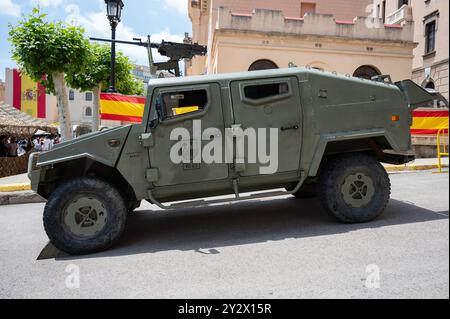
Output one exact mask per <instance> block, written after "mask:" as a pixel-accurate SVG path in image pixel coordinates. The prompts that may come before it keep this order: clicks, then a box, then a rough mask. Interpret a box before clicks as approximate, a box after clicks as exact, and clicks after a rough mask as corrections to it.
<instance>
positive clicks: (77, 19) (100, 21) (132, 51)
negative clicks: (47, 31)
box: [65, 4, 183, 65]
mask: <svg viewBox="0 0 450 319" xmlns="http://www.w3.org/2000/svg"><path fill="white" fill-rule="evenodd" d="M65 11H66V13H67V14H68V15H67V18H66V22H67V23H70V24H72V25H76V26H81V27H83V28H84V29H85V31H86V33H85V34H86V36H88V37H99V38H106V39H110V38H111V27H110V25H109V22H108V19H107V18H106V13H105V11H104V10H102V11H98V12H89V13H86V14H84V15H83V14H81V12H80V8H79V7H78V6H77V5H75V4H70V5H67V6H66V8H65ZM116 38H117V39H118V40H125V41H132V40H133V38H140V39H142V41H147V36H146V35H142V34H139V33H137V32H135V31H134V30H133V29H132V28H131V27H128V26H127V25H126V24H125V23H124V22H123V21H122V22H121V23H120V24H119V25H118V27H117V35H116ZM151 40H152V42H161V41H162V40H165V41H173V42H183V37H182V36H179V35H175V34H172V33H170V29H169V28H164V29H163V30H161V32H158V33H156V34H152V35H151ZM117 49H118V50H120V51H122V52H123V53H124V54H125V55H127V56H128V57H130V59H131V60H132V61H133V62H134V63H136V64H143V65H148V55H147V50H146V49H145V48H144V47H136V46H133V45H125V44H118V45H117ZM153 58H154V60H155V61H157V62H159V61H165V60H167V58H166V57H163V56H161V55H160V54H159V53H157V52H156V51H155V50H153Z"/></svg>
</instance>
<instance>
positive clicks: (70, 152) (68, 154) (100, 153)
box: [36, 125, 131, 168]
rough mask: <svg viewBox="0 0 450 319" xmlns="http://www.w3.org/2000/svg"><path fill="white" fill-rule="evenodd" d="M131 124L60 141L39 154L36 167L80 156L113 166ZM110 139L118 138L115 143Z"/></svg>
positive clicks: (71, 159) (75, 158)
mask: <svg viewBox="0 0 450 319" xmlns="http://www.w3.org/2000/svg"><path fill="white" fill-rule="evenodd" d="M130 129H131V125H127V126H122V127H117V128H113V129H110V130H107V131H103V132H97V133H92V134H88V135H84V136H81V137H79V138H77V139H74V140H71V141H68V142H64V143H61V144H59V145H57V146H56V147H55V148H54V149H53V150H51V151H49V152H44V153H41V154H40V155H39V158H38V160H37V163H36V166H37V167H38V168H40V167H43V166H48V165H53V164H58V163H62V162H67V161H73V160H77V159H80V158H89V159H92V160H93V161H95V162H99V163H102V164H104V165H107V166H111V167H114V166H115V165H116V163H117V160H118V159H119V156H120V153H121V151H122V149H123V146H124V145H125V142H126V139H127V137H128V134H129V132H130ZM111 140H118V141H119V143H118V144H117V145H114V146H112V145H110V141H111Z"/></svg>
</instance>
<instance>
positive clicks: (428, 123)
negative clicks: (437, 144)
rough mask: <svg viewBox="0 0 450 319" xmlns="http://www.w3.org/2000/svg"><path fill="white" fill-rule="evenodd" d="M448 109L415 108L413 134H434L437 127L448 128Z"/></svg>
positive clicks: (437, 129)
mask: <svg viewBox="0 0 450 319" xmlns="http://www.w3.org/2000/svg"><path fill="white" fill-rule="evenodd" d="M448 115H449V113H448V110H417V111H414V112H413V125H412V126H411V134H413V135H435V134H437V133H438V131H439V129H444V128H446V129H448Z"/></svg>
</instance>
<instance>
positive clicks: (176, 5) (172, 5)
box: [163, 0, 188, 15]
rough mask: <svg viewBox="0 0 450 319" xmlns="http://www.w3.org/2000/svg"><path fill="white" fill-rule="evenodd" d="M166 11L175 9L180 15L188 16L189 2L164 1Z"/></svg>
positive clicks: (183, 0) (179, 0)
mask: <svg viewBox="0 0 450 319" xmlns="http://www.w3.org/2000/svg"><path fill="white" fill-rule="evenodd" d="M163 2H164V8H165V9H174V10H176V11H177V12H178V13H181V14H184V15H187V13H188V0H163Z"/></svg>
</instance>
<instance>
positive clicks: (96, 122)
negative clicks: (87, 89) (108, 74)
mask: <svg viewBox="0 0 450 319" xmlns="http://www.w3.org/2000/svg"><path fill="white" fill-rule="evenodd" d="M92 91H93V93H94V106H93V108H92V132H97V131H98V129H99V127H100V93H101V92H102V85H101V84H99V85H98V86H96V87H94V88H93V89H92Z"/></svg>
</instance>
